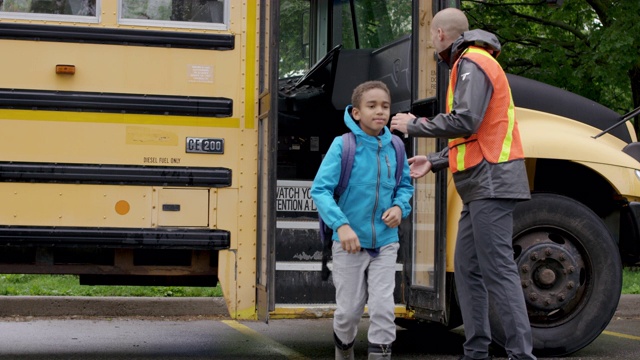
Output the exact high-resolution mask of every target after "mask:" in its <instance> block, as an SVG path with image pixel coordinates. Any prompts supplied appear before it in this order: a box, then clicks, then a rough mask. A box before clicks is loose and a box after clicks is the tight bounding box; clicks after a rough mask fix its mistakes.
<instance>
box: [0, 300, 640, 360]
mask: <svg viewBox="0 0 640 360" xmlns="http://www.w3.org/2000/svg"><path fill="white" fill-rule="evenodd" d="M158 314H162V316H164V317H158ZM0 317H1V318H0V359H12V360H13V359H15V360H27V359H28V360H44V359H47V360H57V359H66V360H75V359H87V360H103V359H114V360H120V359H128V360H136V359H141V360H142V359H145V360H146V359H190V360H199V359H287V360H289V359H295V360H306V359H332V358H333V353H332V351H333V350H332V338H331V334H332V332H331V319H315V320H272V321H270V322H269V324H264V323H261V322H256V321H234V320H231V319H229V317H228V315H227V314H226V310H225V309H224V304H223V303H222V302H221V299H211V298H209V299H202V298H66V297H65V298H63V297H58V298H41V297H38V298H35V299H34V298H30V297H0ZM367 327H368V321H367V320H366V319H363V321H362V322H361V326H360V331H359V333H358V338H357V341H356V345H355V346H356V358H359V359H364V358H365V357H366V329H367ZM463 341H464V335H463V333H462V331H461V329H454V330H452V331H437V332H417V331H408V330H404V329H402V328H398V337H397V340H396V342H395V343H394V356H393V358H394V359H396V360H404V359H412V360H413V359H431V360H454V359H458V357H459V356H460V355H461V352H462V342H463ZM638 354H640V296H623V297H622V299H621V302H620V306H619V307H618V311H617V312H616V314H615V316H614V318H613V320H612V321H611V323H610V324H609V326H608V327H607V329H606V330H605V332H604V333H603V334H602V335H601V336H600V337H598V339H596V340H595V341H594V342H593V343H592V344H590V345H589V346H587V347H586V348H584V349H582V350H580V351H578V352H577V353H575V354H572V355H571V356H570V357H568V358H567V359H575V360H577V359H579V360H595V359H637V358H639V356H638ZM498 359H500V358H498Z"/></svg>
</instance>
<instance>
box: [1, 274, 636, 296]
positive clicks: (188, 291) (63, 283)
mask: <svg viewBox="0 0 640 360" xmlns="http://www.w3.org/2000/svg"><path fill="white" fill-rule="evenodd" d="M622 293H623V294H640V267H634V268H625V269H624V272H623V277H622ZM0 295H10V296H11V295H13V296H17V295H24V296H148V297H171V296H176V297H220V296H222V290H221V289H220V285H218V286H217V287H179V286H168V287H166V286H100V285H95V286H94V285H91V286H89V285H80V284H79V282H78V277H77V276H73V275H20V274H2V275H0Z"/></svg>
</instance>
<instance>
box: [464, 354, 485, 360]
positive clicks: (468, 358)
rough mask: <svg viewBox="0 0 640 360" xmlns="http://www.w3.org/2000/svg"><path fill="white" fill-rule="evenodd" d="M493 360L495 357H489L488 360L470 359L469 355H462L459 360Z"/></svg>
mask: <svg viewBox="0 0 640 360" xmlns="http://www.w3.org/2000/svg"><path fill="white" fill-rule="evenodd" d="M491 359H493V357H491V356H487V357H486V358H481V359H474V358H471V357H468V356H467V355H462V356H460V358H459V359H458V360H491Z"/></svg>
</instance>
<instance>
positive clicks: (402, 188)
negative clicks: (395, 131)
mask: <svg viewBox="0 0 640 360" xmlns="http://www.w3.org/2000/svg"><path fill="white" fill-rule="evenodd" d="M412 196H413V183H412V180H411V176H410V175H409V162H408V161H407V156H406V155H405V156H404V168H403V169H402V178H401V179H400V184H398V188H397V189H396V195H395V197H394V199H393V205H397V206H398V207H400V210H402V218H403V219H404V218H406V217H407V216H409V214H410V213H411V197H412Z"/></svg>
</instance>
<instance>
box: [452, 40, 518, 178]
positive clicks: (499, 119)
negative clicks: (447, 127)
mask: <svg viewBox="0 0 640 360" xmlns="http://www.w3.org/2000/svg"><path fill="white" fill-rule="evenodd" d="M462 57H465V58H466V59H469V60H471V61H473V62H474V63H476V64H477V65H478V66H480V68H481V69H482V70H483V71H484V73H485V74H486V75H487V77H488V78H489V80H490V81H491V84H492V85H493V95H492V96H491V100H490V101H489V106H487V111H486V113H485V114H484V119H482V123H481V124H480V128H479V129H478V132H477V133H475V134H472V135H470V136H467V137H460V138H457V139H449V168H450V170H451V172H453V173H455V172H458V171H463V170H466V169H469V168H471V167H473V166H476V165H478V164H479V163H480V162H481V161H482V159H485V160H487V161H488V162H490V163H492V164H497V163H501V162H506V161H510V160H515V159H524V152H523V150H522V142H521V141H520V132H519V131H518V123H517V122H516V116H515V107H514V105H513V98H512V96H511V89H510V88H509V83H508V81H507V77H506V76H505V75H504V72H503V71H502V68H501V67H500V64H499V63H498V61H497V60H496V59H494V58H493V56H491V55H490V54H489V53H488V52H487V50H485V49H483V48H481V47H477V46H470V47H468V48H467V49H466V50H465V52H464V53H463V54H462V55H461V56H460V58H459V59H458V60H456V62H455V64H454V65H453V68H452V71H451V78H450V80H449V88H448V90H447V112H451V109H452V108H453V91H454V89H455V88H456V81H457V79H458V66H457V65H458V62H459V61H460V59H462Z"/></svg>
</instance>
